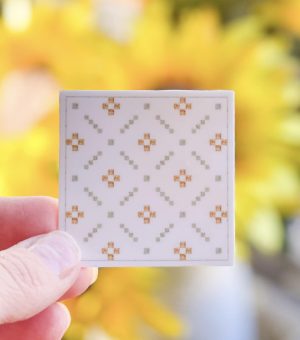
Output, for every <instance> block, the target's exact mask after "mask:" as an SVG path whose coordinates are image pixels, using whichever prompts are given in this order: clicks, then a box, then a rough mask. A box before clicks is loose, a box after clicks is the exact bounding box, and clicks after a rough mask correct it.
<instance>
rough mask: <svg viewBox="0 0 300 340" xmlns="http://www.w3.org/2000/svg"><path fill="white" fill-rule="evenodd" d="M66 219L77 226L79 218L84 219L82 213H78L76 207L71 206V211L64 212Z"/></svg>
mask: <svg viewBox="0 0 300 340" xmlns="http://www.w3.org/2000/svg"><path fill="white" fill-rule="evenodd" d="M66 217H67V218H70V219H71V222H72V224H77V223H78V220H79V218H83V217H84V212H83V211H79V209H78V205H72V210H71V211H67V212H66Z"/></svg>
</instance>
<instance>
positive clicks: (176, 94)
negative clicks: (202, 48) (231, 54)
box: [59, 90, 235, 267]
mask: <svg viewBox="0 0 300 340" xmlns="http://www.w3.org/2000/svg"><path fill="white" fill-rule="evenodd" d="M126 98H128V99H129V100H130V99H131V100H132V99H134V98H136V100H139V103H144V102H146V103H147V102H148V103H150V104H151V100H155V99H160V100H162V101H163V100H165V99H173V100H174V103H175V104H174V108H175V109H176V108H177V109H178V114H183V115H185V114H186V112H185V109H191V104H188V103H189V102H193V100H194V101H195V100H198V99H200V100H203V101H205V100H206V103H210V104H209V105H211V106H208V107H211V108H213V109H212V111H213V114H215V115H218V114H219V115H222V114H223V115H226V119H224V117H223V120H222V122H223V123H222V126H221V128H222V131H223V132H224V131H225V133H226V136H225V137H223V136H222V138H226V140H225V139H224V140H222V139H221V137H218V135H217V131H215V132H216V135H213V136H212V138H216V139H217V138H219V139H220V141H219V143H223V142H224V145H225V143H226V148H225V149H226V156H225V154H224V158H223V161H222V163H221V164H220V162H219V161H216V160H215V159H214V160H213V161H212V164H213V166H215V165H216V164H217V165H216V166H217V168H222V169H223V171H224V173H226V176H225V177H226V179H224V181H225V180H226V183H225V184H224V185H226V186H225V189H224V190H223V191H222V193H223V194H224V195H223V194H222V195H223V196H224V199H223V201H222V202H223V203H224V202H225V204H226V206H225V208H224V209H226V212H224V215H222V214H223V212H222V210H221V207H220V208H218V206H217V201H218V198H219V197H218V194H219V193H220V192H219V193H218V192H217V191H216V193H217V194H215V193H214V192H209V193H208V194H211V195H213V194H214V195H215V201H216V205H215V206H214V207H213V208H212V210H214V211H213V212H210V214H211V216H210V217H213V218H215V220H216V223H220V221H221V219H222V217H226V218H225V219H224V218H223V220H225V221H224V223H223V220H222V223H221V224H222V227H223V228H227V229H226V230H225V231H224V233H223V234H222V236H218V235H215V234H214V236H217V239H220V244H221V245H222V246H223V245H224V248H223V251H222V252H221V249H222V248H214V252H213V253H212V255H211V256H207V255H202V256H200V255H199V257H198V258H195V256H194V257H193V256H188V255H189V254H191V253H192V250H191V249H192V248H188V243H189V239H187V240H186V241H187V244H186V242H180V244H179V242H177V243H176V245H175V243H174V254H177V255H178V256H177V257H175V256H174V257H173V258H170V257H168V256H166V257H164V256H162V251H160V253H159V254H158V255H157V257H156V255H155V254H156V253H155V248H154V250H153V252H152V253H151V256H150V257H149V258H148V260H147V257H146V256H145V254H146V253H145V252H144V253H143V249H144V250H145V249H148V248H143V247H146V245H145V242H144V243H143V244H142V245H140V244H138V243H134V242H132V243H130V247H131V249H130V252H129V254H130V256H128V258H127V259H126V258H122V257H120V256H118V254H120V253H119V251H120V250H119V249H117V248H116V247H117V246H118V245H117V244H118V240H119V239H120V240H121V239H122V238H124V237H125V236H124V234H125V233H126V232H127V235H126V236H127V237H128V235H129V236H130V234H131V235H132V234H133V233H129V232H128V229H127V228H123V230H121V229H120V228H116V229H115V234H114V235H115V239H114V240H111V242H106V243H105V245H106V248H105V249H104V248H103V247H104V243H103V244H102V243H101V242H100V243H101V244H100V243H99V242H98V243H99V244H96V243H95V242H94V239H93V242H91V243H89V244H88V245H87V243H84V241H83V237H82V235H83V233H82V230H84V232H86V233H88V232H89V230H90V229H91V228H92V226H93V223H91V221H92V222H95V223H96V221H94V220H95V218H94V217H93V218H92V219H91V218H90V219H89V222H87V220H85V218H84V217H88V216H86V215H89V213H91V215H93V216H96V215H95V211H96V209H101V208H102V207H99V206H97V204H95V202H92V200H90V201H91V202H88V203H87V204H88V205H89V206H88V207H89V209H92V210H89V209H87V208H85V209H83V210H84V212H81V211H80V209H78V207H77V206H76V205H75V206H74V205H73V204H76V203H74V202H82V200H83V199H85V200H86V201H88V199H87V198H83V197H84V195H85V193H84V190H85V191H88V190H89V189H88V188H86V187H85V188H81V189H82V190H81V191H79V190H77V189H76V190H73V188H72V185H73V184H72V180H71V179H70V178H71V177H72V175H73V174H74V173H75V174H76V173H77V172H80V171H82V168H83V165H84V163H85V161H86V160H87V159H88V158H89V156H90V155H91V154H92V153H91V152H90V151H91V150H89V147H88V146H87V145H83V144H84V139H89V138H93V141H95V138H96V139H97V138H98V140H99V144H98V145H101V143H106V145H107V144H108V140H107V134H106V135H105V139H104V137H102V134H101V133H100V132H101V131H100V130H101V128H100V127H101V117H104V116H101V114H102V115H103V114H104V112H105V109H106V114H107V115H109V114H110V113H111V114H112V115H114V108H115V109H120V106H119V104H118V102H121V110H118V114H121V113H122V108H123V107H124V106H125V105H124V106H123V104H122V103H125V102H126ZM141 99H142V101H141ZM147 99H148V100H147ZM95 100H98V101H99V105H98V106H97V108H98V109H99V113H97V112H93V113H90V112H85V105H87V106H88V107H89V109H90V107H91V106H90V105H89V104H85V103H88V102H89V101H94V102H95ZM218 100H219V102H220V101H222V103H223V104H222V110H221V109H220V108H219V107H217V105H220V104H217V103H218ZM210 101H211V102H210ZM78 102H79V103H80V106H79V107H78V104H77V103H78ZM74 103H75V104H74ZM176 103H178V104H176ZM181 103H182V105H183V106H182V105H181ZM75 105H77V107H75ZM145 105H146V104H143V106H141V109H140V111H141V112H140V114H139V113H138V112H137V113H136V115H138V118H139V122H141V121H142V118H143V115H147V114H148V115H149V114H153V112H152V113H151V110H148V109H149V108H146V107H145ZM172 105H173V104H172ZM176 105H177V106H176ZM205 105H206V104H205ZM59 107H60V157H59V163H60V164H59V167H60V171H59V191H60V196H59V227H60V229H62V230H65V231H66V232H69V233H70V234H71V235H72V236H73V237H74V238H75V239H76V241H77V242H78V244H79V246H80V247H81V249H82V256H83V258H82V265H83V266H87V267H89V266H98V267H132V266H134V267H138V266H144V267H150V266H191V265H199V264H207V265H223V266H224V265H232V264H233V259H234V234H235V219H234V180H235V160H234V158H235V151H234V150H235V136H234V129H235V128H234V116H235V113H234V92H233V91H229V90H207V91H202V90H149V91H148V90H137V91H81V90H78V91H61V92H60V98H59ZM93 107H94V106H93ZM194 107H197V104H196V105H195V106H194V104H193V108H194ZM76 109H77V111H76ZM96 110H97V109H96ZM101 110H102V111H101ZM109 110H111V111H109ZM124 110H125V109H124ZM135 110H136V106H135ZM181 110H182V111H181ZM75 111H76V113H75ZM79 111H80V115H81V116H80V117H79V116H76V117H77V118H76V119H77V120H76V121H75V120H74V123H73V121H72V124H69V122H70V121H71V117H72V114H73V116H74V117H75V114H77V115H78V114H79V113H78V112H79ZM127 111H128V105H127ZM133 111H134V110H133ZM124 112H125V111H124ZM87 114H89V115H87ZM97 114H99V115H98V116H97ZM187 114H188V113H187ZM194 114H196V115H197V112H196V113H194ZM95 115H96V116H95ZM78 117H79V118H80V119H81V118H82V122H81V121H79V119H78ZM84 117H85V118H86V120H87V122H84ZM90 117H96V118H99V119H97V124H95V122H94V120H95V119H94V120H93V119H90ZM135 117H137V116H135ZM144 117H145V116H144ZM156 117H158V116H156ZM206 117H208V116H206ZM106 118H107V117H106V116H105V119H106ZM196 118H197V119H198V117H196ZM89 119H90V121H89ZM136 119H137V118H136ZM153 119H155V115H154V118H153ZM157 119H158V118H157ZM199 119H202V113H201V115H200V114H199ZM207 119H208V118H207ZM111 121H113V120H111ZM115 121H116V120H115ZM115 121H114V122H115ZM169 122H172V118H171V117H170V119H169ZM199 122H200V120H199ZM85 123H86V124H87V125H88V124H90V125H94V126H93V127H94V129H90V132H88V133H85V131H87V130H84V128H82V129H83V131H84V132H83V133H82V131H81V126H82V125H81V124H85ZM156 123H157V124H158V127H157V129H158V130H159V131H160V132H159V134H160V137H161V136H164V135H165V136H166V138H171V137H170V136H169V135H168V133H167V131H164V129H163V128H162V127H161V126H159V124H164V121H163V122H156ZM209 123H210V124H215V123H213V122H212V121H210V122H209ZM68 124H69V125H72V126H71V128H69V125H68ZM109 124H112V125H109ZM109 124H107V123H106V125H105V126H106V127H105V129H106V130H108V132H110V131H112V130H111V129H112V127H113V124H116V123H109ZM130 124H133V123H132V120H131V123H130ZM202 124H205V122H204V123H203V121H202ZM225 124H226V125H227V126H225ZM125 125H126V124H125ZM215 125H218V124H215ZM219 125H220V124H219ZM213 126H214V125H213ZM200 127H201V129H202V130H204V128H206V125H205V127H203V126H202V125H201V126H200ZM200 127H199V131H200ZM117 128H118V130H116V129H115V130H114V131H121V130H120V126H118V127H117ZM159 128H160V129H159ZM219 128H220V126H218V127H216V130H218V129H219ZM76 129H77V130H79V134H81V135H82V136H78V134H77V133H76V131H75V130H76ZM97 129H98V134H97ZM127 130H130V131H127ZM127 130H126V133H127V136H128V135H129V136H130V134H131V129H129V128H127ZM202 130H201V131H200V132H202ZM199 131H198V130H197V133H198V132H199ZM80 132H81V133H80ZM140 132H141V136H143V133H142V132H143V131H140ZM93 133H94V134H95V136H93V137H91V134H93ZM84 134H85V135H84ZM199 135H200V134H199ZM73 137H74V138H75V139H76V143H75V144H73V139H70V138H73ZM81 137H82V138H83V139H82V140H80V138H81ZM101 138H102V139H103V140H101ZM111 138H112V139H111V140H113V139H114V140H116V139H118V136H117V135H116V133H115V132H112V136H111ZM144 138H145V135H144ZM146 138H147V136H146ZM199 140H200V139H199ZM148 142H149V141H148ZM207 142H208V143H211V144H213V146H215V147H216V150H217V146H216V145H215V144H214V143H217V142H215V141H214V140H210V141H209V139H208V141H207ZM141 143H143V142H141ZM153 143H154V142H153ZM176 143H177V144H176V148H179V146H178V141H176ZM201 143H203V140H202V141H201ZM201 143H200V147H199V149H198V150H199V151H200V152H201V150H202V149H201ZM82 145H83V146H85V147H86V148H87V149H86V150H87V152H86V150H85V149H83V148H81V146H82ZM222 146H223V145H222ZM115 147H117V146H115ZM174 147H175V146H174ZM220 147H221V146H220ZM72 148H73V151H78V148H80V152H79V153H72ZM76 148H77V150H76ZM90 148H91V147H90ZM145 150H146V149H145ZM132 151H133V150H132ZM217 151H218V150H217ZM148 154H149V153H148ZM74 155H79V156H78V157H81V160H80V162H73V163H72V164H73V166H72V171H71V170H70V166H69V164H71V163H70V160H69V158H70V157H74ZM121 155H122V151H121ZM194 156H196V153H195V152H194ZM197 159H198V161H199V166H200V161H201V159H200V157H198V158H197ZM225 159H226V161H225ZM114 160H115V159H114ZM97 162H98V163H97V164H101V159H99V160H97ZM120 162H121V161H120ZM195 162H196V161H195ZM225 163H226V164H225ZM74 164H75V165H74ZM186 164H187V163H186ZM201 164H202V166H203V163H201ZM204 164H205V163H204ZM125 165H126V164H125ZM125 165H124V162H123V163H122V162H121V164H120V167H122V166H123V167H124V166H125ZM74 167H75V169H74ZM76 167H78V171H77V169H76ZM79 168H80V169H79ZM177 170H178V169H177V168H176V169H175V168H174V173H175V172H176V171H177ZM101 175H103V172H102V173H101V174H100V173H99V176H97V178H98V179H99V183H98V185H100V184H101V183H100V179H101ZM184 175H185V174H184ZM216 177H217V176H216ZM103 178H104V179H106V180H107V178H106V177H105V176H102V179H103ZM123 178H124V176H123ZM178 178H179V176H178ZM178 178H177V179H178ZM214 178H215V177H214ZM175 179H176V178H175V176H174V180H175ZM89 180H90V181H91V179H90V178H89ZM92 181H93V182H92V185H93V186H95V185H97V183H95V182H96V180H92ZM178 181H179V179H178ZM210 182H213V180H212V179H211V180H210ZM81 184H82V185H83V187H84V183H81ZM90 184H91V182H90ZM107 184H108V183H107ZM177 184H179V183H177ZM181 184H182V183H180V185H181ZM192 184H193V185H195V183H192ZM210 184H211V183H210ZM112 185H113V184H112ZM183 185H185V184H183ZM196 185H197V183H196ZM68 186H70V188H69V187H68ZM103 188H104V187H103ZM154 188H155V185H154ZM71 189H72V191H71V192H72V199H69V196H68V191H69V190H71ZM99 189H100V192H101V188H99ZM156 189H157V190H156V191H159V190H158V189H159V188H156ZM136 190H137V189H136ZM207 190H208V189H207ZM69 193H70V192H69ZM159 193H160V192H159ZM102 194H103V195H104V196H102V197H101V199H102V201H104V202H105V201H106V200H107V199H108V196H109V194H108V191H105V193H103V192H102ZM202 194H203V196H204V195H205V194H206V193H202V192H201V196H202ZM92 195H93V194H91V195H90V196H92ZM105 195H106V196H105ZM163 195H164V194H163V193H161V196H163ZM85 196H87V195H85ZM131 196H132V195H131ZM175 197H176V196H175ZM163 198H164V197H163ZM158 199H159V198H158ZM201 199H202V197H201ZM68 200H69V201H68ZM165 200H166V201H167V200H168V197H166V198H165ZM70 201H72V202H70ZM86 201H84V202H86ZM94 201H97V199H96V198H95V199H94ZM199 201H200V196H199ZM135 204H136V207H135V208H136V210H137V211H138V210H139V209H138V208H141V204H140V202H139V204H138V202H136V203H135ZM161 204H162V203H161ZM99 205H100V204H99ZM73 208H74V210H73ZM144 208H146V210H147V207H144ZM113 209H114V211H115V212H118V209H121V207H119V205H118V204H115V206H114V207H113ZM218 209H220V211H218ZM224 209H223V210H224ZM179 210H180V207H179ZM74 211H75V212H74ZM147 213H149V211H148V212H147ZM74 214H75V215H76V214H77V215H76V217H75V218H74V221H75V222H74V221H73V220H72V218H73V217H74ZM80 214H82V215H80ZM216 214H218V216H220V217H219V218H217V217H216ZM68 217H69V218H68ZM80 217H82V218H81V219H79V218H80ZM171 219H172V218H171ZM218 219H219V221H218ZM78 220H80V221H79V222H77V221H78ZM73 222H74V223H75V224H72V223H73ZM110 222H111V221H110ZM190 222H191V221H190ZM102 223H104V224H105V223H106V222H105V221H102ZM146 223H147V221H146ZM177 223H178V220H177ZM182 223H183V222H182ZM120 226H121V225H120ZM106 227H108V226H106ZM123 227H124V225H123ZM179 227H180V226H179ZM193 227H194V230H193V232H194V234H193V233H190V234H189V235H190V236H189V238H190V239H191V242H194V243H193V247H195V242H196V241H195V239H197V237H198V239H199V243H196V247H198V245H199V247H202V246H203V242H204V241H203V240H204V238H205V233H203V232H202V231H201V229H200V228H197V226H196V225H195V224H194V225H193ZM74 228H75V229H74ZM76 228H77V229H76ZM78 228H81V229H78ZM213 228H215V226H213ZM126 229H127V231H126ZM76 230H77V231H78V230H80V231H78V232H77V231H76ZM92 230H94V231H95V230H96V229H95V228H94V229H92ZM105 230H108V229H107V228H106V229H105V228H102V229H101V233H104V234H102V235H103V237H104V239H105ZM178 230H179V229H178ZM214 230H218V229H214ZM219 230H220V229H219ZM96 231H97V234H98V230H96ZM96 231H95V233H96ZM110 232H111V231H110ZM165 232H168V233H169V232H170V231H169V229H168V228H167V229H166V231H165ZM80 233H81V234H80ZM101 233H100V234H101ZM172 233H176V230H171V232H170V233H169V234H168V235H170V234H172ZM197 233H198V235H197ZM79 235H80V236H79ZM161 235H163V236H165V235H164V233H162V234H161ZM191 235H194V236H191ZM110 237H111V236H110ZM130 237H131V236H130ZM168 237H169V236H168ZM201 237H202V238H201ZM111 238H112V237H111ZM122 240H123V239H122ZM85 241H86V242H87V238H86V240H85ZM106 241H107V239H106ZM113 241H114V242H113ZM163 241H165V239H164V240H163ZM177 241H178V240H177ZM197 242H198V241H197ZM119 243H121V241H120V242H119ZM161 244H162V242H161V243H160V245H161ZM139 246H140V248H141V249H139ZM176 246H177V247H178V248H176ZM87 247H91V248H93V249H92V250H93V251H94V252H89V251H88V250H87ZM214 247H216V245H215V244H214ZM182 248H184V249H183V250H182ZM172 249H173V248H172ZM193 249H194V248H193ZM218 249H219V250H220V251H218ZM101 250H102V252H101ZM121 250H122V248H121ZM169 251H170V249H169ZM88 252H89V254H87V253H88ZM109 252H111V254H110V253H109ZM195 253H196V252H195ZM91 254H94V255H91ZM96 254H99V255H98V256H97V255H96ZM103 254H105V256H103ZM114 254H115V255H114ZM193 254H194V253H193ZM163 255H164V254H163Z"/></svg>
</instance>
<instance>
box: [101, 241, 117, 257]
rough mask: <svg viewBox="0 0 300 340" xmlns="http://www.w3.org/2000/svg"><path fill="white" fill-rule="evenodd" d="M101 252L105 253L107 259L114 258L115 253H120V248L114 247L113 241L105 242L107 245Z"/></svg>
mask: <svg viewBox="0 0 300 340" xmlns="http://www.w3.org/2000/svg"><path fill="white" fill-rule="evenodd" d="M101 252H102V254H106V255H107V259H108V260H114V259H115V255H116V254H120V248H115V244H114V242H107V246H106V247H104V248H102V249H101Z"/></svg>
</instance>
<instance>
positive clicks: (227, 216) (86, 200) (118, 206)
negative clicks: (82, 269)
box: [59, 90, 234, 267]
mask: <svg viewBox="0 0 300 340" xmlns="http://www.w3.org/2000/svg"><path fill="white" fill-rule="evenodd" d="M59 206H60V218H59V220H60V228H62V229H63V230H65V231H67V232H69V233H70V234H71V235H72V236H73V237H74V238H75V239H76V240H77V242H78V244H79V246H80V247H81V249H82V256H83V260H82V262H83V265H85V266H99V267H118V266H183V265H195V264H200V263H205V264H218V265H229V264H231V263H232V260H233V253H234V250H233V248H234V95H233V92H232V91H181V90H176V91H175V90H174V91H173V90H169V91H63V92H61V94H60V199H59Z"/></svg>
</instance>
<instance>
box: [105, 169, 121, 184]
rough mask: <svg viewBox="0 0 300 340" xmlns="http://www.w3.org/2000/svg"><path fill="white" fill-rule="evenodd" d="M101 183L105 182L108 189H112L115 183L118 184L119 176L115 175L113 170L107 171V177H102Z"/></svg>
mask: <svg viewBox="0 0 300 340" xmlns="http://www.w3.org/2000/svg"><path fill="white" fill-rule="evenodd" d="M102 181H103V182H107V185H108V187H109V188H113V187H114V186H115V182H120V176H119V175H116V174H115V170H114V169H108V171H107V175H103V176H102Z"/></svg>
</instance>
